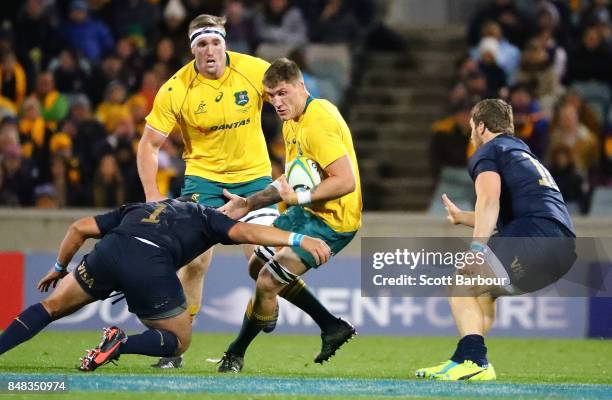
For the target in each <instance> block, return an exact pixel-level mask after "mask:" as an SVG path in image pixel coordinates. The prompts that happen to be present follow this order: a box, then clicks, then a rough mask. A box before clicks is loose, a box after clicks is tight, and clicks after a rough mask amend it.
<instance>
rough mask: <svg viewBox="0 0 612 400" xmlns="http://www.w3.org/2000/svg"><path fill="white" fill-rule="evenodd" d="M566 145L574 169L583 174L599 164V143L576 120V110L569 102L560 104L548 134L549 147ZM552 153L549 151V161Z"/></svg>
mask: <svg viewBox="0 0 612 400" xmlns="http://www.w3.org/2000/svg"><path fill="white" fill-rule="evenodd" d="M560 145H565V146H568V147H569V148H570V149H571V151H572V155H573V159H574V161H575V164H576V170H577V171H578V173H580V174H582V175H583V176H588V174H589V173H590V172H593V171H594V169H595V168H596V167H597V166H598V165H599V158H600V157H599V156H600V152H599V145H598V139H597V136H595V134H594V133H593V132H590V131H589V130H588V128H587V127H586V126H584V125H583V124H581V123H580V121H579V120H578V111H577V110H576V108H575V107H574V106H572V105H571V104H563V105H561V106H560V107H559V108H558V109H557V111H556V113H555V117H554V119H553V124H552V128H551V135H550V149H554V148H556V147H557V146H560ZM551 156H552V153H551V152H549V154H548V157H547V159H548V160H549V163H550V161H551Z"/></svg>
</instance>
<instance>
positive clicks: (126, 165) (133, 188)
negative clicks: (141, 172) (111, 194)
mask: <svg viewBox="0 0 612 400" xmlns="http://www.w3.org/2000/svg"><path fill="white" fill-rule="evenodd" d="M137 146H138V135H137V134H136V131H135V130H134V123H133V122H132V118H131V117H130V116H129V115H126V116H124V117H123V118H121V119H120V120H119V121H117V124H116V127H115V130H114V131H113V132H111V134H109V135H108V136H107V137H106V138H105V139H104V140H102V141H100V142H98V143H96V144H95V148H94V153H95V154H96V155H100V157H102V158H103V157H104V156H105V155H107V154H112V155H113V156H114V159H115V161H116V164H117V168H118V170H119V174H120V175H121V177H122V184H123V185H124V186H123V189H122V192H123V196H124V201H125V202H138V201H143V200H144V198H145V197H144V191H143V188H142V184H141V183H140V178H139V177H138V169H137V167H136V148H137ZM101 162H102V161H101V160H100V163H101ZM160 173H161V172H160V171H158V176H159V175H160ZM162 175H163V173H162Z"/></svg>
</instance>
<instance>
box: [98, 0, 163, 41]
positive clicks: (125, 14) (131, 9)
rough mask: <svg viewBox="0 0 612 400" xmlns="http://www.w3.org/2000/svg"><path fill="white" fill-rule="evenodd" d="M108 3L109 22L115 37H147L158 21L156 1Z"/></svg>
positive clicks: (133, 0) (140, 0)
mask: <svg viewBox="0 0 612 400" xmlns="http://www.w3.org/2000/svg"><path fill="white" fill-rule="evenodd" d="M109 3H110V4H109V6H110V10H109V11H110V14H111V15H112V19H111V20H110V21H109V22H110V26H111V27H112V28H113V33H114V35H115V37H118V38H120V37H127V36H138V37H140V38H144V37H148V36H150V35H151V33H152V31H153V30H155V28H156V27H157V23H158V22H159V20H160V14H161V13H160V5H159V2H158V1H149V0H122V1H111V2H109ZM142 44H143V45H144V44H145V43H142Z"/></svg>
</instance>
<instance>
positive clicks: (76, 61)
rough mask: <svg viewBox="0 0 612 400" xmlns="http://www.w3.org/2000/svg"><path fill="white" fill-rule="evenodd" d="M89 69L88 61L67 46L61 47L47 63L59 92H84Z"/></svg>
mask: <svg viewBox="0 0 612 400" xmlns="http://www.w3.org/2000/svg"><path fill="white" fill-rule="evenodd" d="M90 70H91V67H90V65H89V63H87V61H85V60H82V59H81V58H80V57H79V55H78V54H77V52H76V51H74V50H72V49H69V48H67V49H63V50H62V51H61V52H60V54H59V56H57V57H56V58H54V59H53V60H51V62H50V63H49V71H51V72H52V73H53V78H54V80H55V84H56V87H57V90H59V91H60V92H61V93H67V94H75V93H82V92H85V91H86V90H87V89H88V87H87V79H88V77H89V72H90Z"/></svg>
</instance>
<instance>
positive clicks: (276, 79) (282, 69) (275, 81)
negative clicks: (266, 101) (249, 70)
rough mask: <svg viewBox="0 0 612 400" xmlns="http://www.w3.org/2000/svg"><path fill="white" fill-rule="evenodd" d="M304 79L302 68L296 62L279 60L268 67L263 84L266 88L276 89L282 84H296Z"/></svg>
mask: <svg viewBox="0 0 612 400" xmlns="http://www.w3.org/2000/svg"><path fill="white" fill-rule="evenodd" d="M303 79H304V78H303V77H302V72H301V71H300V67H298V65H297V64H296V63H295V62H294V61H291V60H289V59H288V58H279V59H277V60H275V61H274V62H273V63H272V65H270V66H269V67H268V70H267V71H266V73H265V74H264V78H263V84H264V85H265V86H266V87H269V88H274V87H276V86H278V85H279V84H280V83H282V82H286V83H295V82H296V81H301V80H303Z"/></svg>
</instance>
